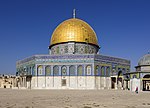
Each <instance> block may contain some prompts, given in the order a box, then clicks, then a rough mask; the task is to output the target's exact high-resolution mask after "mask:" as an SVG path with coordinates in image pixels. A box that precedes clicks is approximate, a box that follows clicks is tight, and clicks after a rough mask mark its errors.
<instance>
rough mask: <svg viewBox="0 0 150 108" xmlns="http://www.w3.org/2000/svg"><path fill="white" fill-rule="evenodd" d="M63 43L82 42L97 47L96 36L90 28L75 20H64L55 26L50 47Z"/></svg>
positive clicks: (81, 21)
mask: <svg viewBox="0 0 150 108" xmlns="http://www.w3.org/2000/svg"><path fill="white" fill-rule="evenodd" d="M64 42H84V43H90V44H94V45H96V46H98V40H97V36H96V33H95V32H94V30H93V29H92V27H91V26H90V25H89V24H87V23H86V22H85V21H83V20H80V19H77V18H71V19H68V20H65V21H64V22H62V23H61V24H60V25H58V26H57V28H56V29H55V30H54V32H53V34H52V37H51V42H50V46H52V45H55V44H59V43H64ZM98 47H99V46H98Z"/></svg>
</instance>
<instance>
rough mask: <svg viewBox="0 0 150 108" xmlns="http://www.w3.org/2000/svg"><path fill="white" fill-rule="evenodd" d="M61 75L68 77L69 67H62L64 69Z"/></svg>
mask: <svg viewBox="0 0 150 108" xmlns="http://www.w3.org/2000/svg"><path fill="white" fill-rule="evenodd" d="M61 75H62V76H65V75H67V67H66V66H62V68H61Z"/></svg>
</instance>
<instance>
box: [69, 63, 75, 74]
mask: <svg viewBox="0 0 150 108" xmlns="http://www.w3.org/2000/svg"><path fill="white" fill-rule="evenodd" d="M75 72H76V69H75V66H73V65H72V66H70V67H69V73H70V75H71V76H72V75H76V74H75Z"/></svg>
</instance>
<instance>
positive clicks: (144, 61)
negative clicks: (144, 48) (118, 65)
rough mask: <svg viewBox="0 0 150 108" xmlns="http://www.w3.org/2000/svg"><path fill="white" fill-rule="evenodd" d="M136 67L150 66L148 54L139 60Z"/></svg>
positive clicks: (149, 55)
mask: <svg viewBox="0 0 150 108" xmlns="http://www.w3.org/2000/svg"><path fill="white" fill-rule="evenodd" d="M138 65H139V66H141V65H150V54H146V55H144V56H143V57H142V58H140V60H139V62H138Z"/></svg>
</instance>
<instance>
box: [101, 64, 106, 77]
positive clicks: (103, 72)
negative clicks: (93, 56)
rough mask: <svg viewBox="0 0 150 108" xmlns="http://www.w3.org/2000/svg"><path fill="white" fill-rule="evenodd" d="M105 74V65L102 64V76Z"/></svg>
mask: <svg viewBox="0 0 150 108" xmlns="http://www.w3.org/2000/svg"><path fill="white" fill-rule="evenodd" d="M104 74H105V67H104V66H102V67H101V76H104Z"/></svg>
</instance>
